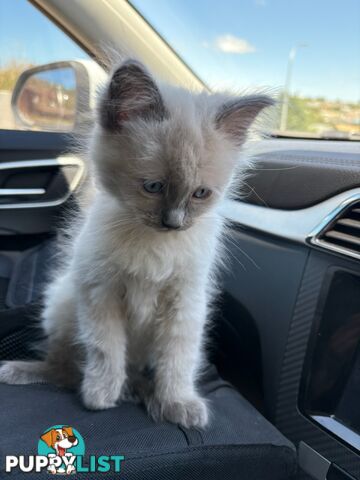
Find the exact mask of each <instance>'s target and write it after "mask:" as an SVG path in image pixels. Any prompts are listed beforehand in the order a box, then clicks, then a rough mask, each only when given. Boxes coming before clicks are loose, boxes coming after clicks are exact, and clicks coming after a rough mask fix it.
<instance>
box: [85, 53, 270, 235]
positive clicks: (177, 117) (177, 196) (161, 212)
mask: <svg viewBox="0 0 360 480" xmlns="http://www.w3.org/2000/svg"><path fill="white" fill-rule="evenodd" d="M272 104H273V100H272V99H271V98H269V97H267V96H265V95H257V96H245V97H235V98H234V97H230V96H225V95H220V94H213V95H212V94H208V93H200V94H195V93H191V92H189V91H186V90H183V89H180V88H175V87H169V86H160V85H157V84H156V83H155V81H154V80H153V79H152V77H151V76H150V74H149V73H148V72H147V70H146V69H145V68H144V67H143V66H142V65H141V64H139V63H138V62H136V61H133V60H129V61H127V62H125V63H123V64H122V65H120V67H118V68H117V69H116V70H115V71H114V72H113V74H112V75H111V78H110V80H109V83H108V85H107V87H106V89H105V90H104V93H103V95H102V97H101V99H100V102H99V107H98V126H97V128H96V133H95V143H94V153H93V155H94V160H95V166H96V171H97V174H98V176H99V179H100V182H101V184H102V185H103V187H105V189H106V190H107V191H108V192H109V193H110V194H111V195H113V196H114V197H115V198H117V199H118V200H119V201H120V202H121V204H122V208H123V210H124V209H125V210H126V212H127V213H128V216H129V217H128V218H131V219H133V221H134V222H135V223H141V224H145V225H148V226H149V227H152V228H155V229H156V230H164V231H166V230H175V229H176V230H183V229H186V228H189V227H190V226H191V225H192V224H193V223H194V222H195V221H196V219H197V218H200V217H202V216H204V215H206V214H207V213H209V212H210V211H211V209H213V208H214V207H215V206H216V205H217V203H218V202H219V200H220V199H221V198H222V197H223V196H224V194H225V193H226V191H227V189H228V187H229V184H230V182H231V179H232V177H233V174H234V171H235V170H236V168H237V167H239V165H237V163H238V153H239V148H240V147H241V146H242V144H243V143H244V141H245V139H246V135H247V131H248V129H249V127H250V125H251V124H252V122H253V121H254V120H255V118H256V116H257V115H258V114H259V113H260V111H261V110H262V109H263V108H265V107H267V106H270V105H272ZM243 167H246V166H245V165H244V166H243ZM240 169H241V165H240Z"/></svg>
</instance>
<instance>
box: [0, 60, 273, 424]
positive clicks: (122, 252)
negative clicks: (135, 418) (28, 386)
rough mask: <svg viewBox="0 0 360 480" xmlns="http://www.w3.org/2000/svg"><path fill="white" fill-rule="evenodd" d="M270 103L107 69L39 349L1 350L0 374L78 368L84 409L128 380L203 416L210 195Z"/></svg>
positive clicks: (179, 412) (212, 214) (212, 241)
mask: <svg viewBox="0 0 360 480" xmlns="http://www.w3.org/2000/svg"><path fill="white" fill-rule="evenodd" d="M272 104H273V101H272V99H271V98H269V97H267V96H265V95H256V96H245V97H231V96H227V95H223V94H209V93H205V92H202V93H198V94H195V93H191V92H189V91H186V90H183V89H180V88H175V87H170V86H165V85H157V84H156V83H155V81H154V80H153V78H152V77H151V75H150V74H149V73H148V72H147V70H146V69H145V68H144V67H143V66H142V65H141V64H140V63H138V62H136V61H132V60H129V61H126V62H125V63H123V64H121V65H120V66H119V67H118V68H117V69H115V70H114V72H113V73H112V75H111V76H110V80H109V82H108V84H107V87H106V88H105V90H104V92H103V95H102V97H101V98H100V100H99V105H98V116H97V117H98V119H97V124H96V126H95V129H94V132H93V135H92V141H91V144H90V147H89V156H90V159H91V162H92V165H93V167H94V176H95V179H96V181H97V183H98V185H97V190H96V193H95V195H94V198H93V201H92V203H91V205H90V206H89V207H88V209H87V211H86V212H85V217H84V220H83V223H82V224H81V227H80V228H79V231H78V233H77V234H76V235H75V237H74V238H73V242H72V245H71V247H70V252H69V254H68V260H67V261H66V262H65V263H64V265H63V267H62V269H61V271H58V272H57V273H56V276H55V277H54V280H53V281H52V282H51V284H50V285H49V287H48V289H47V291H46V295H45V307H44V311H43V316H42V325H43V328H44V331H45V333H46V334H47V337H48V350H47V354H46V357H45V359H44V361H41V362H40V361H38V362H18V361H16V362H7V363H5V364H4V365H3V366H2V367H1V368H0V381H1V382H6V383H11V384H12V383H17V384H22V383H31V382H37V381H52V382H55V383H59V384H63V385H67V386H70V385H76V384H77V382H81V383H80V384H81V387H80V388H81V395H82V400H83V403H84V404H85V406H86V407H88V408H89V409H94V410H98V409H106V408H110V407H114V406H115V405H116V402H117V401H119V400H121V399H124V398H127V395H128V394H129V392H130V393H131V391H133V390H134V389H135V391H136V393H137V394H138V395H140V397H141V399H142V401H143V402H144V403H145V404H146V406H147V409H148V411H149V413H150V414H151V415H152V417H153V418H154V419H155V420H161V419H166V420H168V421H171V422H175V423H179V424H181V425H183V426H184V427H191V426H194V427H204V426H205V425H206V424H207V422H208V408H207V405H206V402H205V400H204V399H203V398H201V396H200V395H199V393H198V391H197V388H196V378H197V374H198V372H199V369H200V367H201V364H202V357H203V341H204V340H203V337H204V327H205V324H206V320H207V317H208V310H209V305H210V302H211V300H212V297H213V295H214V280H215V269H216V266H217V264H218V261H219V259H220V252H221V248H220V247H221V234H222V232H223V228H224V219H223V218H222V216H221V215H220V213H219V207H220V205H221V203H222V201H223V200H224V199H225V198H226V196H227V195H228V194H229V191H230V187H231V184H232V182H233V181H234V178H237V180H238V181H240V180H241V173H242V172H244V171H245V169H246V168H247V166H248V163H247V162H246V161H242V162H239V160H238V159H239V150H240V148H241V146H242V145H243V143H244V142H245V140H246V136H247V132H248V128H249V127H250V125H251V124H252V122H253V121H254V120H255V118H256V116H257V115H258V114H259V113H260V111H262V110H263V109H264V108H265V107H268V106H270V105H272ZM239 173H240V177H239V175H238V174H239ZM149 371H151V372H152V377H151V375H149V374H148V372H149Z"/></svg>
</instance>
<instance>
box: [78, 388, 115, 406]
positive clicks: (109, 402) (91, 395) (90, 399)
mask: <svg viewBox="0 0 360 480" xmlns="http://www.w3.org/2000/svg"><path fill="white" fill-rule="evenodd" d="M81 397H82V401H83V404H84V406H85V407H86V408H88V409H89V410H107V409H108V408H113V407H116V400H117V399H114V398H112V397H110V396H109V394H108V392H107V391H106V390H105V389H101V388H94V389H89V388H86V389H84V388H83V389H82V392H81Z"/></svg>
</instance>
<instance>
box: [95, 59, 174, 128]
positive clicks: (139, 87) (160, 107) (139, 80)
mask: <svg viewBox="0 0 360 480" xmlns="http://www.w3.org/2000/svg"><path fill="white" fill-rule="evenodd" d="M99 115H100V123H101V125H102V126H103V127H104V128H106V129H108V130H119V129H121V127H122V124H123V123H124V122H125V121H127V120H132V119H134V118H136V117H141V118H144V119H154V120H162V119H163V118H164V117H165V115H166V111H165V107H164V103H163V100H162V98H161V95H160V92H159V89H158V87H157V86H156V84H155V82H154V81H153V79H152V78H151V76H150V74H149V73H148V72H147V71H146V69H145V67H144V66H143V65H141V63H139V62H137V61H135V60H127V61H126V62H124V63H123V64H122V65H121V66H120V67H119V68H118V69H117V70H116V71H115V72H114V74H113V75H112V78H111V80H110V82H109V84H108V87H107V89H106V91H105V93H104V95H103V97H102V99H101V101H100V106H99Z"/></svg>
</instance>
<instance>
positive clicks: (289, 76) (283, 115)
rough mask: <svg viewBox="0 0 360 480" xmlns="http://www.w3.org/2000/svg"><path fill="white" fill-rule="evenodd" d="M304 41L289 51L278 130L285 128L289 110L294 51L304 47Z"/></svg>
mask: <svg viewBox="0 0 360 480" xmlns="http://www.w3.org/2000/svg"><path fill="white" fill-rule="evenodd" d="M306 46H307V45H306V44H305V43H301V44H299V45H295V46H294V47H292V49H291V50H290V52H289V58H288V63H287V67H286V79H285V85H284V94H283V99H282V106H281V115H280V130H281V131H284V130H286V126H287V119H288V112H289V96H290V85H291V79H292V70H293V65H294V60H295V57H296V53H297V51H298V49H299V48H301V47H303V48H304V47H306Z"/></svg>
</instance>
